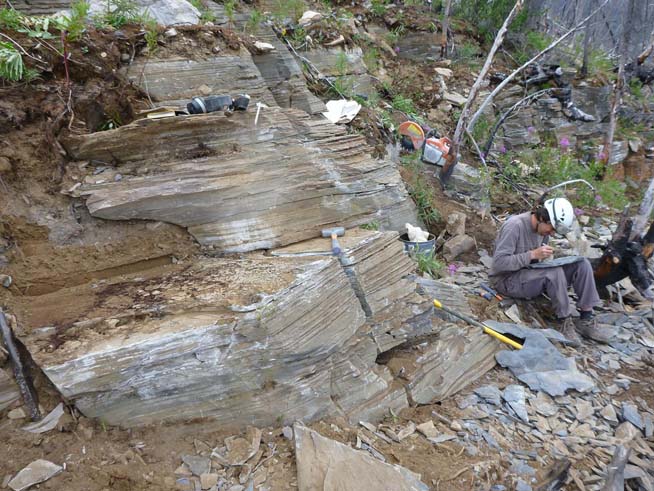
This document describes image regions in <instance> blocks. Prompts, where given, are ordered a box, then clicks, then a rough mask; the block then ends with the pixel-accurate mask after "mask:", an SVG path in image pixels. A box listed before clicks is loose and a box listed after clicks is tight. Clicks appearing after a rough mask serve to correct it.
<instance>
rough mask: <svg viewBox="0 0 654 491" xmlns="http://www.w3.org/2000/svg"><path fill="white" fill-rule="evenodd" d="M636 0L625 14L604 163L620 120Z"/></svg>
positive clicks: (607, 159) (603, 151)
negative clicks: (619, 113) (619, 111)
mask: <svg viewBox="0 0 654 491" xmlns="http://www.w3.org/2000/svg"><path fill="white" fill-rule="evenodd" d="M635 3H636V2H635V0H629V5H628V8H627V14H626V15H625V16H624V24H623V27H622V41H621V46H620V50H619V52H620V58H619V65H618V79H617V80H616V82H615V87H614V89H613V99H612V101H611V114H610V117H609V129H608V131H607V132H606V138H605V139H604V146H603V148H602V155H601V157H600V160H601V161H602V162H603V163H605V164H606V163H608V162H609V161H610V160H611V147H612V146H613V136H614V135H615V126H616V124H617V120H618V108H619V106H620V103H621V102H622V93H623V91H624V82H625V77H624V68H625V62H626V61H627V53H628V52H629V51H628V50H629V42H630V40H631V31H632V29H633V17H634V11H635Z"/></svg>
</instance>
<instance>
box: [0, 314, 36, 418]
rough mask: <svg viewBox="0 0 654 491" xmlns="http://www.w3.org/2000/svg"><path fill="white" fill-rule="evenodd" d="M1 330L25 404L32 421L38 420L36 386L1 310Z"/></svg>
mask: <svg viewBox="0 0 654 491" xmlns="http://www.w3.org/2000/svg"><path fill="white" fill-rule="evenodd" d="M0 332H2V338H3V340H4V344H5V346H6V347H7V352H8V353H9V359H10V360H11V364H12V366H13V368H14V377H15V379H16V383H17V384H18V388H19V389H20V393H21V395H22V396H23V401H24V402H25V406H27V410H28V412H29V414H30V418H32V421H38V420H40V419H41V411H39V405H38V401H37V399H36V393H35V392H34V387H32V384H31V383H30V380H29V378H28V377H27V374H26V372H25V366H24V365H23V362H22V360H21V358H20V353H19V351H18V347H17V346H16V343H14V337H13V334H12V331H11V329H10V328H9V324H8V323H7V319H6V317H5V314H4V313H3V312H0Z"/></svg>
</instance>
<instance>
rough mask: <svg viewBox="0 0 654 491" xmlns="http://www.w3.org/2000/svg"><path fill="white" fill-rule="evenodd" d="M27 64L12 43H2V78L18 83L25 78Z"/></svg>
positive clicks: (0, 46)
mask: <svg viewBox="0 0 654 491" xmlns="http://www.w3.org/2000/svg"><path fill="white" fill-rule="evenodd" d="M24 73H25V64H24V63H23V57H22V56H21V54H20V53H19V52H18V50H17V49H16V47H15V46H14V45H13V44H11V43H5V42H0V77H1V78H4V79H6V80H11V81H18V80H20V79H22V78H23V74H24Z"/></svg>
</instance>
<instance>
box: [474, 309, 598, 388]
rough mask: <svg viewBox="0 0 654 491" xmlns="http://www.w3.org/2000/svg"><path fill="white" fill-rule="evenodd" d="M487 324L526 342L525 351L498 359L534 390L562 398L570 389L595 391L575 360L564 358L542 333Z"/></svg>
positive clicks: (500, 355) (503, 354)
mask: <svg viewBox="0 0 654 491" xmlns="http://www.w3.org/2000/svg"><path fill="white" fill-rule="evenodd" d="M486 323H487V324H488V325H489V326H490V327H492V328H493V329H496V330H497V331H499V332H502V333H509V334H513V335H514V336H517V337H520V338H523V339H524V340H525V342H524V345H523V347H522V349H520V350H515V351H513V350H504V351H500V352H499V353H497V354H496V355H495V359H496V360H497V362H498V363H499V364H500V365H502V366H503V367H505V368H508V369H509V370H511V372H512V373H513V375H515V376H516V377H517V378H518V380H520V381H521V382H524V383H525V384H527V385H528V386H529V388H530V389H532V390H535V391H541V390H542V391H544V392H547V393H548V394H550V395H551V396H560V395H563V394H565V392H566V391H568V390H570V389H574V390H577V391H579V392H587V391H589V390H591V389H592V388H593V387H595V383H594V382H593V380H592V379H591V378H590V377H589V376H588V375H585V374H583V373H581V372H580V371H579V370H578V369H577V365H576V363H575V360H574V358H566V357H565V356H563V355H562V354H561V353H560V352H559V351H558V350H557V349H556V348H555V347H554V345H553V344H552V343H551V342H550V341H549V340H548V339H547V338H546V337H545V336H544V335H543V334H542V333H541V332H540V330H539V329H531V328H528V327H523V326H519V325H517V324H510V323H504V322H496V321H486Z"/></svg>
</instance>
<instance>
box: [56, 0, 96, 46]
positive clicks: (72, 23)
mask: <svg viewBox="0 0 654 491" xmlns="http://www.w3.org/2000/svg"><path fill="white" fill-rule="evenodd" d="M90 8H91V5H90V4H89V3H88V2H87V1H86V0H78V1H76V2H74V3H73V4H72V5H71V6H70V15H64V16H62V17H60V18H58V19H57V27H58V28H59V29H60V30H62V31H65V32H66V39H68V41H77V40H78V39H80V38H81V37H82V34H83V33H84V30H85V29H86V20H87V18H88V15H89V9H90Z"/></svg>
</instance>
